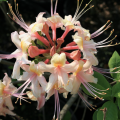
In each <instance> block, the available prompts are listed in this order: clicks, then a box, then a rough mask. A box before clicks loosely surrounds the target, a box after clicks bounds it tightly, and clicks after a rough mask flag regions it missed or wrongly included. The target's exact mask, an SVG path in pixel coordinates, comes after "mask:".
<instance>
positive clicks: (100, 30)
mask: <svg viewBox="0 0 120 120" xmlns="http://www.w3.org/2000/svg"><path fill="white" fill-rule="evenodd" d="M106 24H107V23H106ZM111 24H112V22H111V23H110V24H109V25H108V26H107V27H106V25H105V27H106V28H105V27H103V28H102V29H99V30H97V31H96V32H94V33H93V34H91V38H95V37H97V36H99V35H101V34H102V33H103V32H104V31H106V30H107V29H108V28H110V27H111V26H110V25H111ZM104 28H105V29H104ZM103 29H104V30H103Z"/></svg>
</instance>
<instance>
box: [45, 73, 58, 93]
mask: <svg viewBox="0 0 120 120" xmlns="http://www.w3.org/2000/svg"><path fill="white" fill-rule="evenodd" d="M57 77H58V76H57V75H56V74H53V73H52V74H51V75H50V77H49V82H48V84H47V87H46V89H45V91H46V92H47V93H48V92H49V91H50V90H51V89H52V87H53V86H54V85H55V83H56V82H57Z"/></svg>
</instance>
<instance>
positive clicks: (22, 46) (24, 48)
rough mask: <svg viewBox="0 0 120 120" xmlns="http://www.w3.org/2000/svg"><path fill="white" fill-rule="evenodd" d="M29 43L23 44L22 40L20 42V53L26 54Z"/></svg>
mask: <svg viewBox="0 0 120 120" xmlns="http://www.w3.org/2000/svg"><path fill="white" fill-rule="evenodd" d="M29 45H30V43H29V42H25V41H24V40H22V41H21V48H22V51H23V52H25V53H26V51H27V49H28V47H29Z"/></svg>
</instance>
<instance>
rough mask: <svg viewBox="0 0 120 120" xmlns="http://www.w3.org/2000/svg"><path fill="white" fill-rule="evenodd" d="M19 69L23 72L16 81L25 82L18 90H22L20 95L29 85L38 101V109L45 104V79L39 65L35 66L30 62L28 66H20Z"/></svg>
mask: <svg viewBox="0 0 120 120" xmlns="http://www.w3.org/2000/svg"><path fill="white" fill-rule="evenodd" d="M21 67H22V69H23V70H25V72H23V75H21V76H20V78H19V79H18V80H19V81H20V80H25V81H26V82H25V83H24V84H23V85H22V86H20V87H19V88H18V90H20V89H21V88H23V90H22V92H21V93H20V94H23V92H24V91H25V89H26V88H27V87H28V86H29V85H30V83H31V87H30V88H31V90H32V93H33V95H34V96H35V97H36V98H37V101H38V106H37V109H40V108H41V107H42V106H43V105H44V103H45V89H46V85H47V82H46V79H45V78H44V76H42V74H43V72H42V71H41V69H40V66H39V64H35V63H34V62H31V63H30V66H29V65H22V66H21ZM23 86H24V87H23ZM40 86H41V87H40Z"/></svg>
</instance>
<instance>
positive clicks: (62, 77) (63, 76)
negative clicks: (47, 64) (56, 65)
mask: <svg viewBox="0 0 120 120" xmlns="http://www.w3.org/2000/svg"><path fill="white" fill-rule="evenodd" d="M62 83H63V84H64V85H67V83H68V74H67V73H66V72H65V71H63V70H62V69H61V70H60V71H59V73H58V86H62V85H61V84H62Z"/></svg>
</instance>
